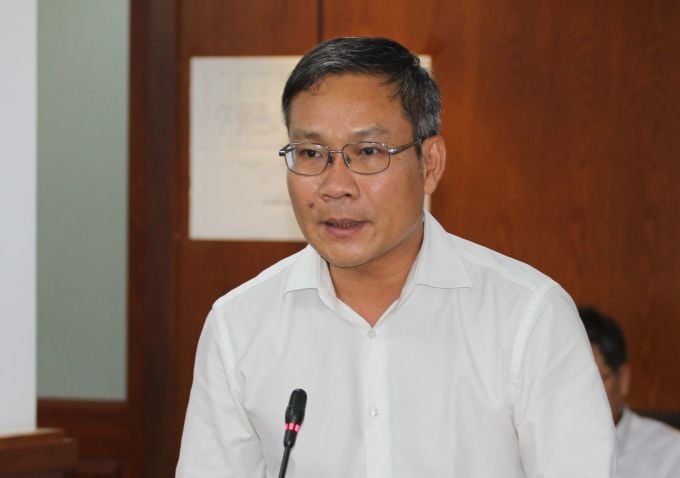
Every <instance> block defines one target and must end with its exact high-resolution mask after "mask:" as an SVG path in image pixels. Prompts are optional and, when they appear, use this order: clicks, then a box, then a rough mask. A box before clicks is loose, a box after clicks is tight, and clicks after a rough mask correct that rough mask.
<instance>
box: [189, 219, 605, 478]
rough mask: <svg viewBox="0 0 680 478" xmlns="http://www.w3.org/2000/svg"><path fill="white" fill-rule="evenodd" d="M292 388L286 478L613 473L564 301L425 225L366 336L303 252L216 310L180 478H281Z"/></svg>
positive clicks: (518, 267)
mask: <svg viewBox="0 0 680 478" xmlns="http://www.w3.org/2000/svg"><path fill="white" fill-rule="evenodd" d="M295 388H303V389H305V390H306V391H307V393H308V397H309V398H308V402H307V413H306V417H305V422H304V424H303V426H302V429H301V430H300V434H299V436H298V440H297V444H296V445H295V448H293V450H292V453H291V458H290V464H289V466H288V473H287V475H286V476H287V477H288V478H322V477H323V478H333V477H337V478H363V477H366V478H415V477H425V478H439V477H459V478H475V477H480V478H481V477H484V478H486V477H489V478H520V477H522V478H524V477H532V478H539V477H546V478H548V477H549V478H575V477H578V478H605V477H607V478H608V477H610V476H613V474H614V472H613V463H614V462H615V459H614V455H613V453H614V446H615V445H614V444H615V438H614V426H613V423H612V420H611V413H610V411H609V406H608V403H607V400H606V396H605V394H604V389H603V386H602V382H601V380H600V376H599V374H598V372H597V368H596V366H595V364H594V362H593V358H592V353H591V348H590V343H589V342H588V339H587V337H586V334H585V331H584V330H583V326H582V324H581V321H580V319H579V318H578V315H577V313H576V310H575V307H574V305H573V303H572V301H571V299H570V298H569V296H568V295H567V294H566V293H565V292H564V291H563V290H562V289H561V288H560V287H559V286H558V285H557V284H556V283H555V282H554V281H552V280H550V279H549V278H547V277H546V276H544V275H543V274H541V273H540V272H538V271H536V270H535V269H532V268H531V267H529V266H527V265H525V264H522V263H520V262H518V261H515V260H513V259H510V258H507V257H505V256H503V255H501V254H498V253H496V252H493V251H491V250H489V249H486V248H484V247H481V246H479V245H476V244H473V243H471V242H468V241H465V240H463V239H460V238H458V237H455V236H453V235H450V234H448V233H446V231H444V230H443V229H442V227H441V226H440V225H439V223H437V222H436V221H435V220H434V218H432V216H430V215H429V213H425V236H424V240H423V246H422V248H421V251H420V253H419V256H418V258H417V260H416V262H415V264H414V266H413V268H412V270H411V273H410V275H409V277H408V279H407V281H406V283H405V285H404V288H403V291H402V294H401V296H400V298H399V299H398V300H397V301H396V302H395V303H393V304H392V305H391V306H390V307H389V308H388V310H386V311H385V313H384V314H383V316H382V317H381V318H380V320H379V321H378V322H377V324H376V325H375V327H371V326H370V325H369V324H368V323H367V322H366V321H365V320H364V319H362V318H361V317H360V316H359V315H358V314H357V313H355V312H354V311H353V310H352V309H350V308H349V307H348V306H347V305H345V304H344V303H342V302H341V301H340V300H339V299H338V298H337V297H336V295H335V293H334V289H333V284H332V281H331V278H330V274H329V271H328V266H327V264H326V263H325V261H324V260H323V259H322V258H321V257H320V256H319V255H318V253H317V252H316V251H315V250H314V249H313V248H311V247H307V248H306V249H304V250H302V251H300V252H299V253H297V254H295V255H293V256H290V257H288V258H286V259H284V260H283V261H281V262H279V263H277V264H275V265H274V266H272V267H270V268H268V269H267V270H265V271H264V272H262V273H261V274H260V275H258V276H257V277H256V278H254V279H252V280H251V281H249V282H247V283H245V284H243V285H242V286H240V287H238V288H237V289H235V290H233V291H231V292H230V293H228V294H227V295H225V296H224V297H222V298H220V299H219V300H218V301H217V302H216V303H215V304H214V306H213V308H212V310H211V312H210V314H209V316H208V318H207V321H206V323H205V326H204V330H203V332H202V335H201V339H200V341H199V345H198V351H197V355H196V365H195V371H194V383H193V386H192V390H191V398H190V401H189V406H188V410H187V416H186V422H185V426H184V433H183V437H182V447H181V453H180V459H179V463H178V467H177V476H178V477H180V478H189V477H200V478H212V477H225V478H226V477H238V478H244V477H248V478H250V477H267V478H275V477H276V476H278V470H279V464H280V461H281V456H282V454H283V444H282V439H283V432H284V410H285V407H286V405H287V403H288V398H289V395H290V393H291V391H292V390H293V389H295Z"/></svg>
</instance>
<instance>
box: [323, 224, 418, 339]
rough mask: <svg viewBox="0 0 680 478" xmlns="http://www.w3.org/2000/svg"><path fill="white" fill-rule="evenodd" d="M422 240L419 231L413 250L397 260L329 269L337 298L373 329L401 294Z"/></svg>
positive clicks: (382, 259)
mask: <svg viewBox="0 0 680 478" xmlns="http://www.w3.org/2000/svg"><path fill="white" fill-rule="evenodd" d="M422 238H423V233H422V230H421V234H420V235H418V236H417V242H415V243H414V247H412V248H410V250H409V251H408V253H407V254H401V255H400V257H383V258H380V260H375V261H372V262H371V264H367V265H365V266H359V267H350V268H340V267H334V266H329V271H330V274H331V279H332V280H333V285H334V287H335V293H336V295H337V297H338V298H339V299H340V300H341V301H343V302H344V303H345V304H347V305H348V306H349V307H351V308H352V310H354V311H355V312H356V313H358V314H359V315H361V317H363V318H364V320H366V322H368V323H369V324H370V325H371V326H375V324H376V323H377V322H378V320H379V319H380V317H382V315H383V314H384V313H385V311H386V310H387V309H388V307H389V306H390V305H391V304H392V303H393V302H395V301H396V300H397V299H398V298H399V296H400V295H401V291H402V289H403V288H404V284H405V283H406V279H407V278H408V276H409V273H410V272H411V268H412V267H413V264H414V262H415V260H416V257H417V256H418V252H419V251H420V247H421V244H422Z"/></svg>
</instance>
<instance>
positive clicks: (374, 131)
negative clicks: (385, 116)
mask: <svg viewBox="0 0 680 478" xmlns="http://www.w3.org/2000/svg"><path fill="white" fill-rule="evenodd" d="M389 132H390V130H389V129H387V128H386V127H384V126H382V125H379V124H377V125H374V126H369V127H368V128H362V129H358V130H356V131H354V133H352V136H353V137H354V138H362V139H364V138H371V137H374V136H380V135H384V134H387V133H389Z"/></svg>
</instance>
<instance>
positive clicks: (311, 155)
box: [298, 149, 321, 159]
mask: <svg viewBox="0 0 680 478" xmlns="http://www.w3.org/2000/svg"><path fill="white" fill-rule="evenodd" d="M298 156H300V157H301V158H304V159H316V158H320V157H321V153H320V152H319V151H316V150H313V149H303V150H301V151H299V152H298Z"/></svg>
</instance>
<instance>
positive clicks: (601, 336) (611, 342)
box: [578, 307, 628, 371]
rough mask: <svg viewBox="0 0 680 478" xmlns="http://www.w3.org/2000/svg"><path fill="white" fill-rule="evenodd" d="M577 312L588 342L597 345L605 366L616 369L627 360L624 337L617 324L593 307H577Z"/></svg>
mask: <svg viewBox="0 0 680 478" xmlns="http://www.w3.org/2000/svg"><path fill="white" fill-rule="evenodd" d="M578 313H579V315H580V316H581V320H582V321H583V325H584V326H585V328H586V332H587V333H588V339H590V343H591V344H593V345H597V346H598V348H599V349H600V353H601V354H602V358H603V359H604V361H605V363H606V364H607V366H608V367H609V368H611V369H612V370H614V371H617V370H618V369H619V367H620V366H621V365H623V364H624V363H626V360H628V356H627V352H626V339H625V338H624V336H623V331H622V330H621V327H619V324H617V323H616V322H615V321H614V320H613V319H611V318H610V317H607V316H606V315H604V314H603V313H601V312H600V311H599V310H597V309H596V308H594V307H579V308H578Z"/></svg>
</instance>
